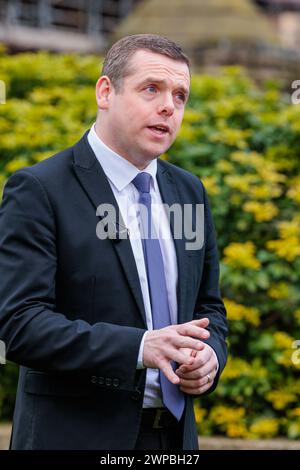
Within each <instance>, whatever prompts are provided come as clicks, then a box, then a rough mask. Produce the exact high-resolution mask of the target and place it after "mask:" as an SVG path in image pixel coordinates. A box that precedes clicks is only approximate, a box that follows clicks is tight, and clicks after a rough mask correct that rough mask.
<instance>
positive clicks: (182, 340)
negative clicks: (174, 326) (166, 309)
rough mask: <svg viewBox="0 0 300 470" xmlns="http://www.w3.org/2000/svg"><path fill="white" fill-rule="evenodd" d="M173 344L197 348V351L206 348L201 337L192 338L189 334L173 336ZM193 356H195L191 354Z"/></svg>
mask: <svg viewBox="0 0 300 470" xmlns="http://www.w3.org/2000/svg"><path fill="white" fill-rule="evenodd" d="M172 344H173V346H175V347H176V348H177V349H185V348H188V349H195V350H196V351H202V350H203V349H204V348H205V343H203V342H202V341H200V340H199V339H194V338H190V337H189V336H181V335H178V336H175V337H173V338H172ZM190 357H193V356H190Z"/></svg>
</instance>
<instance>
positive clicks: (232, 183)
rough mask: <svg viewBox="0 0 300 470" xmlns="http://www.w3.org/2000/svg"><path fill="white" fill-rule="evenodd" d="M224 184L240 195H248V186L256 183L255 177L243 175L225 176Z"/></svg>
mask: <svg viewBox="0 0 300 470" xmlns="http://www.w3.org/2000/svg"><path fill="white" fill-rule="evenodd" d="M224 181H225V183H226V184H227V185H228V186H229V187H230V188H232V189H236V190H237V191H240V192H241V193H248V192H249V186H250V185H251V184H253V183H256V182H257V175H253V174H250V173H249V174H245V175H243V176H240V175H226V176H225V178H224Z"/></svg>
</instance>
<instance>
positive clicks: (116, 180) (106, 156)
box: [87, 124, 157, 191]
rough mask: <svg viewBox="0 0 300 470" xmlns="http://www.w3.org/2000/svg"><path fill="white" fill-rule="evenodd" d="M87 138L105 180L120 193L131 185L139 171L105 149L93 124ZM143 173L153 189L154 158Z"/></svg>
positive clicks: (154, 183)
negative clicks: (147, 177)
mask: <svg viewBox="0 0 300 470" xmlns="http://www.w3.org/2000/svg"><path fill="white" fill-rule="evenodd" d="M87 138H88V142H89V144H90V146H91V147H92V150H93V152H94V154H95V155H96V158H97V160H98V161H99V163H100V165H101V166H102V168H103V171H104V173H105V174H106V176H107V178H108V179H109V180H110V181H111V182H112V183H113V185H114V186H115V187H116V188H117V190H118V191H122V189H124V188H125V186H127V185H128V184H129V183H131V181H132V180H133V179H134V178H135V177H136V176H137V175H138V173H140V170H139V169H138V168H137V167H136V166H134V165H133V164H132V163H130V162H129V161H128V160H126V159H125V158H124V157H122V156H121V155H119V154H117V153H116V152H114V151H113V150H112V149H110V148H109V147H107V145H106V144H105V143H104V142H103V141H102V140H101V139H100V137H99V136H98V134H97V133H96V130H95V124H93V125H92V127H91V129H90V132H89V133H88V137H87ZM143 171H145V172H147V173H149V174H150V175H151V176H152V180H151V184H152V187H153V188H154V189H155V188H156V172H157V160H156V158H155V159H154V160H152V161H151V162H150V163H149V165H148V166H147V167H146V168H145V169H144V170H143Z"/></svg>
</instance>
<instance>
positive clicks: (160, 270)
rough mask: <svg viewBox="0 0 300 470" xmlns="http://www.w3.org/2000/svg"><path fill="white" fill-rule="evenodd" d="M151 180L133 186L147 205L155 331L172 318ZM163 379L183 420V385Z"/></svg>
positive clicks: (144, 224) (167, 398) (167, 397)
mask: <svg viewBox="0 0 300 470" xmlns="http://www.w3.org/2000/svg"><path fill="white" fill-rule="evenodd" d="M150 180H151V175H150V174H149V173H146V172H142V173H139V174H138V175H137V176H136V177H135V178H134V179H133V180H132V183H133V184H134V185H135V187H136V188H137V190H138V191H139V193H140V198H139V204H144V205H145V206H146V210H145V211H144V210H143V209H144V208H143V207H142V208H141V211H140V214H141V229H142V235H143V238H142V243H143V250H144V259H145V266H146V271H147V278H148V286H149V294H150V301H151V310H152V322H153V328H154V329H155V330H159V329H161V328H164V327H166V326H169V325H171V319H170V310H169V302H168V295H167V286H166V279H165V270H164V264H163V257H162V253H161V249H160V243H159V240H158V238H157V237H156V234H155V229H154V226H152V224H151V221H152V217H151V195H150ZM150 235H152V236H150ZM171 365H172V368H173V370H175V368H176V363H175V362H171ZM159 377H160V385H161V391H162V398H163V403H164V405H165V406H166V408H168V409H169V410H170V412H171V413H172V414H173V415H174V416H175V417H176V418H177V420H178V421H179V420H180V418H181V416H182V413H183V410H184V405H185V400H184V395H183V393H182V392H181V390H180V389H179V386H178V385H175V384H173V383H172V382H170V381H169V380H168V379H167V377H166V376H165V375H164V373H163V372H162V371H161V370H159Z"/></svg>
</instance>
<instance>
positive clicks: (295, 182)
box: [287, 176, 300, 203]
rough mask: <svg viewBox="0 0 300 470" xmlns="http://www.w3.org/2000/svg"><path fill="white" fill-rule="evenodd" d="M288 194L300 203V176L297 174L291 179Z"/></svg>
mask: <svg viewBox="0 0 300 470" xmlns="http://www.w3.org/2000/svg"><path fill="white" fill-rule="evenodd" d="M287 196H288V197H289V198H290V199H293V200H294V201H296V202H298V203H300V176H297V177H296V178H293V179H292V180H291V181H290V189H289V190H288V192H287Z"/></svg>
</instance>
